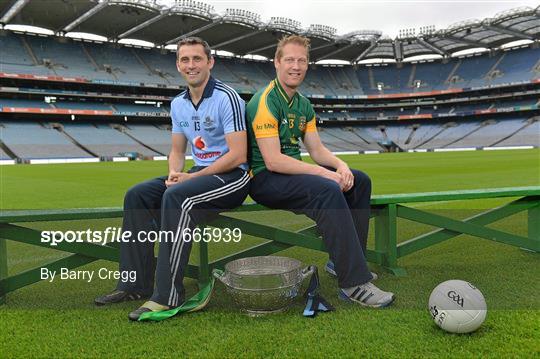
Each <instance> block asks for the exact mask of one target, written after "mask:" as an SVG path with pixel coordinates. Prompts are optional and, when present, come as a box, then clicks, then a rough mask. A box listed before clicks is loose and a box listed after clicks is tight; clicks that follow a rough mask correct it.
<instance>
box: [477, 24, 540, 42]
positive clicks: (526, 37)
mask: <svg viewBox="0 0 540 359" xmlns="http://www.w3.org/2000/svg"><path fill="white" fill-rule="evenodd" d="M482 27H483V28H484V29H487V30H492V31H495V32H501V33H503V34H506V35H510V36H515V37H518V38H520V39H524V40H534V38H533V37H532V36H529V35H527V34H525V33H522V32H519V31H514V30H510V29H506V28H502V27H498V26H493V25H482Z"/></svg>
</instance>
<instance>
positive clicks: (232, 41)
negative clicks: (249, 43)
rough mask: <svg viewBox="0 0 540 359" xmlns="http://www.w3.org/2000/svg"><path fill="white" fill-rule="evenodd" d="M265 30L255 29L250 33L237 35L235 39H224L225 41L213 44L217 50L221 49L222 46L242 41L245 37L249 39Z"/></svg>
mask: <svg viewBox="0 0 540 359" xmlns="http://www.w3.org/2000/svg"><path fill="white" fill-rule="evenodd" d="M262 31H263V30H258V31H253V32H250V33H249V34H244V35H242V36H237V37H235V38H233V39H230V40H227V41H223V42H220V43H219V44H215V45H212V47H213V48H215V49H216V50H219V48H220V47H223V46H226V45H230V44H233V43H235V42H237V41H240V40H244V39H247V38H248V37H251V36H255V35H257V34H259V33H261V32H262Z"/></svg>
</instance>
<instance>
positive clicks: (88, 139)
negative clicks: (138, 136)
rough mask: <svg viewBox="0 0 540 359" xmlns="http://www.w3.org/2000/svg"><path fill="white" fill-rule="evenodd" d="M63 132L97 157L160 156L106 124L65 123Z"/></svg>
mask: <svg viewBox="0 0 540 359" xmlns="http://www.w3.org/2000/svg"><path fill="white" fill-rule="evenodd" d="M64 131H65V132H66V133H67V134H68V135H70V136H71V137H72V138H73V139H75V140H76V141H77V142H78V143H80V144H81V145H83V146H84V147H86V148H87V149H89V150H90V151H91V152H93V153H95V154H96V155H98V156H122V155H123V154H124V153H128V152H137V153H138V154H140V155H143V156H158V155H160V153H157V152H154V151H152V150H150V149H148V148H147V147H145V146H143V145H141V144H140V143H139V142H137V141H135V140H133V139H132V138H130V137H129V136H126V135H125V134H123V133H122V132H120V131H118V130H116V129H113V128H112V127H110V126H109V125H107V124H99V125H97V124H88V123H66V124H64Z"/></svg>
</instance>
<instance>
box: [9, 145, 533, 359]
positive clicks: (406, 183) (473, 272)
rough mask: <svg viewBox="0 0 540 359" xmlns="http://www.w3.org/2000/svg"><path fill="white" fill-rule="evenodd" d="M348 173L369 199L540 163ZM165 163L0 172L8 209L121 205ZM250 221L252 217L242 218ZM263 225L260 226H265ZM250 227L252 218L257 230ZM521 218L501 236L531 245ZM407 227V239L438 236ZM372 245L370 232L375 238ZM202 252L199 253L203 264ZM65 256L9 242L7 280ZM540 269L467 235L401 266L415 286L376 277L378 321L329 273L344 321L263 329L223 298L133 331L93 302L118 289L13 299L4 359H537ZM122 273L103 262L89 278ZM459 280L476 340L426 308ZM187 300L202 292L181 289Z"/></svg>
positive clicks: (60, 284)
mask: <svg viewBox="0 0 540 359" xmlns="http://www.w3.org/2000/svg"><path fill="white" fill-rule="evenodd" d="M343 158H344V159H345V160H346V161H347V162H348V163H349V164H350V166H351V167H354V168H358V169H361V170H363V171H365V172H366V173H368V174H369V175H370V176H371V178H372V180H373V185H374V188H373V190H374V194H386V193H404V192H427V191H446V190H458V189H475V188H493V187H512V186H528V185H539V184H540V172H539V171H540V151H539V150H526V151H492V152H488V151H475V152H450V153H398V154H381V155H356V156H344V157H343ZM166 170H167V166H166V163H165V162H129V163H96V164H69V165H31V166H30V165H20V166H2V167H0V178H1V183H0V194H1V197H0V207H1V208H2V209H38V208H77V207H110V206H120V205H121V203H122V198H123V195H124V193H125V191H126V189H127V188H129V187H130V186H132V185H133V184H135V183H138V182H140V181H143V180H145V179H148V178H152V177H154V176H158V175H163V174H165V173H166ZM508 200H509V199H504V200H482V201H467V202H448V203H436V204H434V203H427V204H422V203H420V204H416V206H418V207H422V209H429V210H433V211H438V212H439V213H441V212H444V214H446V215H450V216H454V217H459V218H462V217H466V216H470V215H472V214H474V213H477V212H479V211H482V210H485V209H487V208H492V207H493V206H496V205H500V204H502V203H504V202H506V201H508ZM278 213H279V215H276V212H272V223H280V226H282V227H283V228H287V229H297V228H301V227H303V226H305V225H306V224H308V223H309V220H307V219H306V218H305V217H302V216H296V215H293V214H291V213H287V212H278ZM245 215H246V216H253V214H245ZM257 216H258V217H259V218H258V219H259V220H264V219H265V218H264V213H263V216H262V217H261V213H259V214H257ZM250 219H254V218H252V217H250ZM526 220H527V218H526V213H521V214H517V215H515V216H512V217H510V218H507V219H505V220H503V221H500V222H498V223H496V224H494V225H493V227H494V228H498V229H502V230H507V231H511V232H514V233H518V234H522V235H526ZM111 225H112V226H119V225H120V220H101V221H69V222H61V223H59V222H56V223H53V222H48V223H32V224H27V226H28V227H32V228H39V229H41V230H46V229H59V230H77V229H86V228H92V229H100V228H105V227H107V226H111ZM430 229H431V228H430V227H428V226H423V225H419V224H415V223H412V222H408V221H400V222H399V240H400V241H402V240H407V239H408V238H411V237H412V236H414V235H417V234H420V233H422V232H424V231H427V230H430ZM372 233H373V232H372ZM258 242H259V241H258V240H257V239H255V238H245V239H242V242H241V243H239V244H237V245H234V246H231V245H224V244H218V245H213V246H211V248H210V255H211V256H212V257H218V256H222V255H224V254H226V253H228V252H232V251H237V250H239V249H240V248H244V247H248V246H250V245H253V244H254V243H258ZM196 252H197V248H196V247H195V248H194V250H193V252H192V258H193V262H196V254H197V253H196ZM282 253H283V254H284V255H287V256H291V257H295V258H298V259H300V260H302V261H303V262H304V263H314V264H316V265H318V266H319V268H320V269H322V268H323V265H324V263H325V261H326V255H325V254H324V253H320V252H316V251H311V250H307V249H299V248H292V249H289V250H287V251H285V252H282ZM63 255H64V254H62V253H61V252H58V251H55V250H52V249H43V248H37V247H32V246H28V245H23V244H19V243H14V242H8V256H9V258H8V259H9V262H8V267H9V272H10V273H12V274H13V273H17V272H19V271H21V270H25V269H29V268H32V267H35V266H38V265H40V264H43V263H47V262H50V261H52V260H54V259H57V258H59V257H61V256H63ZM539 259H540V257H539V255H538V254H533V253H530V252H525V251H522V250H520V249H518V248H516V247H511V246H506V245H502V244H498V243H494V242H490V241H486V240H482V239H478V238H474V237H470V236H459V237H457V238H454V239H452V240H449V241H446V242H444V243H441V244H439V245H436V246H433V247H430V248H428V249H425V250H423V251H420V252H416V253H414V254H412V255H410V256H407V257H404V258H402V259H401V260H400V261H399V264H400V265H401V266H402V267H404V268H406V269H407V271H408V276H407V277H404V278H396V277H394V276H392V275H389V274H386V273H384V272H382V270H381V269H380V268H377V267H376V266H373V267H372V269H373V270H375V271H377V272H378V273H379V274H382V275H381V278H380V279H379V281H378V282H377V285H379V286H380V287H381V288H383V289H386V290H391V291H394V292H395V293H396V295H397V300H396V302H395V304H394V305H393V306H392V307H390V308H388V309H385V310H371V309H364V308H359V307H356V306H354V305H350V304H346V303H343V302H340V301H339V300H338V299H337V298H336V283H335V280H334V279H333V278H331V277H329V276H328V275H326V274H325V273H324V272H322V271H321V272H322V273H321V285H322V293H323V295H324V296H325V297H326V298H327V299H328V300H329V301H330V302H331V303H333V304H334V305H335V306H336V308H337V310H336V311H335V312H332V313H326V314H321V315H319V316H318V317H317V318H315V319H313V320H312V319H304V318H303V317H302V316H301V311H302V309H303V304H302V301H301V300H300V299H299V300H297V301H296V302H295V305H294V306H293V307H291V308H290V309H289V310H288V311H287V312H284V313H281V314H277V315H271V316H266V317H260V318H250V317H247V316H244V315H242V314H240V313H239V312H238V311H237V309H236V308H235V307H234V305H233V303H232V302H231V300H230V298H229V297H228V296H227V294H226V292H225V290H224V288H223V286H222V285H221V284H220V283H217V284H216V291H215V293H214V295H213V297H212V300H211V301H210V304H209V305H208V307H207V309H206V310H205V311H203V312H199V313H193V314H187V315H184V316H180V317H176V318H172V319H170V320H167V321H165V322H161V323H131V322H129V321H128V320H127V313H128V312H129V311H130V310H132V309H133V308H135V307H136V306H137V305H138V304H139V303H135V304H134V303H123V304H119V305H116V306H111V307H105V308H96V307H94V306H93V304H92V303H93V298H94V297H95V296H97V295H100V294H102V293H104V292H107V291H109V290H111V289H112V288H114V285H115V281H114V280H99V279H94V280H93V281H92V282H90V283H88V282H86V281H83V280H63V281H59V280H56V281H54V282H53V283H47V282H40V283H37V284H34V285H32V286H29V287H25V288H23V289H20V290H18V291H16V292H13V293H10V294H9V295H8V303H7V304H6V305H4V306H0V318H1V319H0V332H1V333H2V334H1V335H0V356H1V357H19V356H29V357H80V356H85V357H98V356H99V357H101V356H105V357H143V356H144V357H148V356H166V357H183V356H190V357H239V356H240V357H263V356H265V357H266V356H287V357H328V356H331V357H334V356H345V357H359V356H364V355H368V356H374V357H380V356H385V357H386V356H389V357H397V356H406V357H418V356H441V357H452V358H455V357H464V356H466V357H469V356H475V357H480V356H482V357H483V356H491V357H508V356H512V357H515V356H526V357H531V356H538V355H539V354H540V352H539V347H538V338H540V327H539V326H538V322H540V312H539V309H540V299H539V296H538V293H540V284H539V281H538V273H540V261H539ZM102 267H107V268H110V269H111V270H113V269H116V268H117V265H116V264H114V263H110V262H106V261H98V262H94V263H92V264H90V265H87V266H84V267H82V268H81V269H86V270H92V269H98V268H102ZM447 279H464V280H468V281H471V282H472V283H474V284H475V285H476V286H477V287H478V288H479V289H480V290H482V292H483V294H484V296H485V297H486V301H487V303H488V308H489V309H488V316H487V319H486V322H485V323H484V325H483V326H482V327H481V328H480V330H478V331H477V332H475V333H473V334H469V335H451V334H446V333H444V332H443V331H441V330H440V329H438V328H437V327H436V326H435V324H433V322H432V320H431V318H430V316H429V314H428V311H427V299H428V297H429V294H430V292H431V290H432V289H433V288H434V287H435V286H436V285H437V284H438V283H440V282H441V281H444V280H447ZM185 282H186V287H187V290H188V296H189V295H191V294H192V293H194V292H195V291H196V289H197V288H196V282H195V281H194V280H190V279H186V281H185Z"/></svg>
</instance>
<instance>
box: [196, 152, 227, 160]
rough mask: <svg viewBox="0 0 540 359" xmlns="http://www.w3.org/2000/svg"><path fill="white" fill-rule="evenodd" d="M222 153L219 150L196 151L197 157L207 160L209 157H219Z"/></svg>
mask: <svg viewBox="0 0 540 359" xmlns="http://www.w3.org/2000/svg"><path fill="white" fill-rule="evenodd" d="M219 155H221V152H219V151H212V152H206V153H196V154H195V157H197V158H198V159H201V160H206V159H208V158H212V157H217V156H219Z"/></svg>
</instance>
